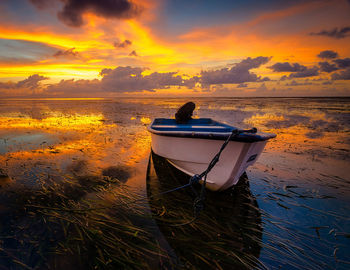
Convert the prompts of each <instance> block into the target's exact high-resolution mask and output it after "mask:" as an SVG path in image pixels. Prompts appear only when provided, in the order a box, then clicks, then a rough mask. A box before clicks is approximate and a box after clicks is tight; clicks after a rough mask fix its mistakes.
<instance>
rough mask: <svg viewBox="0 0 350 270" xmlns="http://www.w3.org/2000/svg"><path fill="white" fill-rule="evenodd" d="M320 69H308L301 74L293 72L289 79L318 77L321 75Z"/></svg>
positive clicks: (300, 72)
mask: <svg viewBox="0 0 350 270" xmlns="http://www.w3.org/2000/svg"><path fill="white" fill-rule="evenodd" d="M318 71H319V69H318V67H311V68H306V69H304V70H302V71H299V72H293V73H291V74H289V76H288V77H289V78H306V77H312V76H317V75H318V74H319V72H318Z"/></svg>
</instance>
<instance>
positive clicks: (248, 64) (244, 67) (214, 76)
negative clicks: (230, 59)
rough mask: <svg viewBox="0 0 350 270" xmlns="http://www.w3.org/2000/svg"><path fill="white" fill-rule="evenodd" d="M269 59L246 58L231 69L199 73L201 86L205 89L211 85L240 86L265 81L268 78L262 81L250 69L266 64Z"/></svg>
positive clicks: (260, 57)
mask: <svg viewBox="0 0 350 270" xmlns="http://www.w3.org/2000/svg"><path fill="white" fill-rule="evenodd" d="M269 60H270V57H263V56H259V57H256V58H250V57H248V58H246V59H244V60H242V61H241V62H239V63H237V64H235V65H234V66H233V67H232V68H230V69H229V68H223V69H219V70H210V71H202V72H201V84H202V86H204V87H206V86H209V85H212V84H241V83H245V82H258V81H266V80H269V78H267V77H265V78H264V79H262V78H261V77H260V76H257V75H256V74H255V73H252V72H250V69H253V68H258V67H260V66H261V65H264V64H266V63H267V62H268V61H269Z"/></svg>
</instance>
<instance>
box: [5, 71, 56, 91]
mask: <svg viewBox="0 0 350 270" xmlns="http://www.w3.org/2000/svg"><path fill="white" fill-rule="evenodd" d="M47 79H49V78H47V77H44V76H41V75H38V74H34V75H31V76H29V77H28V78H27V79H24V80H22V81H19V82H17V83H13V82H6V83H3V82H0V89H23V88H26V89H35V88H38V87H39V86H40V85H39V82H40V81H43V80H47Z"/></svg>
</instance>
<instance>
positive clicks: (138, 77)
mask: <svg viewBox="0 0 350 270" xmlns="http://www.w3.org/2000/svg"><path fill="white" fill-rule="evenodd" d="M0 14H1V16H0V98H42V97H44V98H46V97H60V98H61V97H117V96H133V97H134V96H140V97H142V96H237V97H244V96H350V1H349V0H315V1H306V0H303V1H301V0H300V1H299V0H292V1H289V0H284V1H280V0H267V1H258V0H245V1H243V0H227V1H219V0H217V1H212V0H190V1H188V0H1V1H0Z"/></svg>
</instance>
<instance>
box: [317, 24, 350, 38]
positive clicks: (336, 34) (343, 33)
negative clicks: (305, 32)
mask: <svg viewBox="0 0 350 270" xmlns="http://www.w3.org/2000/svg"><path fill="white" fill-rule="evenodd" d="M349 34H350V26H346V27H342V28H339V29H338V28H337V27H336V28H333V29H332V30H322V31H320V32H317V33H310V35H311V36H326V37H331V38H337V39H341V38H345V37H347V36H349Z"/></svg>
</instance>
